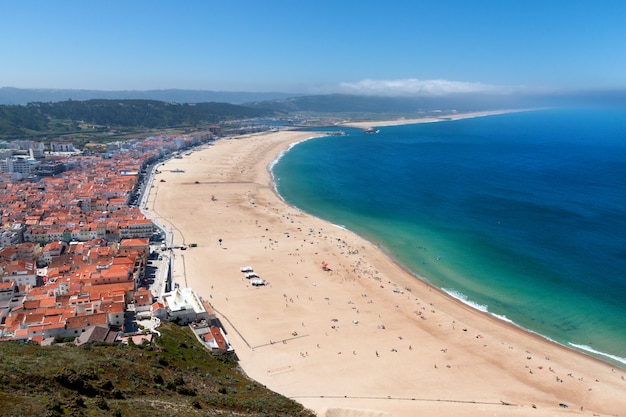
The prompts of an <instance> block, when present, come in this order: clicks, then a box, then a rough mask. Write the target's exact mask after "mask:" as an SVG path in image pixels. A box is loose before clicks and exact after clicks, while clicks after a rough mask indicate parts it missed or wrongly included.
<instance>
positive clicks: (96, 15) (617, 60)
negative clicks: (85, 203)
mask: <svg viewBox="0 0 626 417" xmlns="http://www.w3.org/2000/svg"><path fill="white" fill-rule="evenodd" d="M0 87H18V88H69V89H94V90H161V89H171V88H178V89H193V90H214V91H251V92H257V91H272V92H286V93H310V94H319V93H356V94H358V93H364V94H388V95H405V94H409V95H441V94H446V93H455V92H470V93H471V92H489V93H503V94H506V93H510V92H516V91H532V92H541V91H544V92H549V91H570V90H624V89H626V1H622V0H587V1H580V0H540V1H535V0H510V1H509V0H473V1H467V0H465V1H461V0H459V1H452V0H437V1H434V0H428V1H421V0H405V1H394V0H385V1H382V0H370V1H368V0H360V1H352V0H334V1H328V0H220V1H214V0H179V1H173V0H172V1H159V0H149V1H148V0H107V1H84V0H81V1H67V0H55V1H50V0H41V1H34V0H21V1H11V0H0Z"/></svg>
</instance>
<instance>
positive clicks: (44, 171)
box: [0, 126, 233, 354]
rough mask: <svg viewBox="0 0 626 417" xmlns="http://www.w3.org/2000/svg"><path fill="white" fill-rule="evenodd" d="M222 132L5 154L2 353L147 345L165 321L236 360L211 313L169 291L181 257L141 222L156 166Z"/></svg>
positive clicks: (18, 147)
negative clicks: (23, 346)
mask: <svg viewBox="0 0 626 417" xmlns="http://www.w3.org/2000/svg"><path fill="white" fill-rule="evenodd" d="M217 129H218V128H217V127H214V126H213V127H211V128H209V129H208V130H207V131H203V132H196V133H190V134H184V135H182V134H181V135H165V136H154V137H148V138H145V139H141V140H138V139H136V140H128V141H124V142H114V143H110V144H108V145H107V149H106V152H103V153H88V152H86V153H83V152H77V151H75V150H74V147H73V145H72V144H71V143H69V142H51V143H50V150H49V151H47V152H45V151H44V145H43V143H41V142H34V141H13V142H11V143H10V144H6V145H9V147H8V148H6V149H0V169H1V170H2V175H1V176H0V207H1V208H2V218H1V222H2V223H1V229H0V275H1V276H2V282H1V283H0V341H6V340H18V341H32V342H36V343H38V344H40V345H50V344H55V343H75V344H78V345H80V344H85V343H91V342H119V343H128V340H129V339H131V340H132V342H133V343H135V344H140V343H143V342H144V341H150V340H151V338H152V337H153V335H154V334H158V330H156V328H157V327H158V325H159V323H160V321H161V320H170V321H175V322H177V323H179V324H183V325H184V324H190V323H191V328H192V329H193V330H194V333H195V334H196V336H197V338H198V340H199V341H200V342H201V343H203V345H204V346H205V347H206V348H207V349H208V350H210V351H211V352H212V353H216V354H219V353H227V352H232V351H233V349H232V347H231V346H230V344H229V343H228V340H227V338H226V335H225V333H224V330H223V329H222V327H221V325H220V324H219V320H217V318H216V316H215V313H214V312H213V309H212V307H211V305H210V304H209V303H208V302H207V301H206V300H203V299H202V298H200V297H199V296H198V295H197V294H196V293H195V292H194V291H193V290H192V289H190V288H179V287H178V285H177V284H176V285H174V288H172V283H171V269H170V268H171V259H172V257H173V254H172V251H174V250H180V249H186V247H182V248H180V247H178V248H177V247H174V246H172V245H171V244H170V245H168V242H167V240H168V239H167V235H166V234H167V231H166V230H163V229H160V228H159V227H157V225H156V224H155V223H154V222H153V221H152V220H151V219H150V218H148V217H147V216H146V215H145V214H144V213H143V212H142V201H143V200H144V198H145V197H146V195H147V188H148V187H150V184H151V182H152V174H153V172H158V171H157V167H158V164H159V163H161V162H163V161H165V160H167V159H169V158H180V157H181V156H180V155H181V152H189V151H190V149H193V148H194V147H198V146H209V145H210V143H211V141H213V140H215V138H216V132H217Z"/></svg>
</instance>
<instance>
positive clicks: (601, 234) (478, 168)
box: [273, 109, 626, 366]
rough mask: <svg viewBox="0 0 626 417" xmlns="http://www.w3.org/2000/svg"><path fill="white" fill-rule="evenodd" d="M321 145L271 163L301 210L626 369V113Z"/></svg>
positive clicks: (518, 120)
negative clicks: (363, 238) (273, 163)
mask: <svg viewBox="0 0 626 417" xmlns="http://www.w3.org/2000/svg"><path fill="white" fill-rule="evenodd" d="M348 133H349V135H348V136H334V137H321V138H318V139H315V140H311V141H306V142H303V143H301V144H298V145H297V146H295V147H294V148H292V149H291V150H290V151H289V152H288V153H287V154H286V155H284V156H283V157H282V158H281V159H280V161H279V162H278V163H277V164H276V165H275V166H274V168H273V173H274V177H275V180H276V186H277V189H278V192H279V193H280V194H281V195H282V196H283V198H284V199H285V200H286V201H287V202H289V203H290V204H293V205H294V206H296V207H298V208H300V209H302V210H304V211H306V212H309V213H311V214H314V215H316V216H318V217H321V218H324V219H326V220H328V221H330V222H332V223H335V224H340V225H343V226H345V227H347V228H348V229H350V230H353V231H354V232H356V233H358V234H360V235H362V236H363V237H365V238H367V239H368V240H370V241H372V242H376V243H378V244H380V245H381V247H382V248H384V249H385V250H386V251H387V252H388V253H389V255H390V256H391V257H392V258H394V259H395V260H396V261H398V262H399V263H401V264H402V265H404V266H405V267H406V268H408V269H409V270H411V271H413V272H414V273H415V274H416V275H419V276H420V277H423V279H425V280H427V281H428V282H430V283H431V284H433V285H435V286H437V287H440V288H443V289H444V290H446V291H448V292H449V293H450V294H452V295H453V296H455V297H457V298H460V299H463V300H464V301H466V302H468V303H469V304H472V305H473V306H475V307H476V308H479V309H482V310H486V311H489V312H490V313H492V314H495V315H497V316H499V317H500V318H502V319H505V320H510V321H512V322H514V323H515V324H517V325H519V326H521V327H524V328H526V329H529V330H531V331H534V332H536V333H539V334H541V335H544V336H545V337H548V338H550V339H552V340H555V341H557V342H559V343H561V344H564V345H567V346H570V347H574V348H577V349H579V350H583V351H585V352H587V353H590V354H593V355H595V356H597V357H599V358H601V359H603V360H606V361H608V362H611V363H614V364H618V365H620V366H624V365H626V303H625V300H626V296H625V295H626V110H625V109H617V110H616V109H610V110H602V111H600V110H544V111H532V112H523V113H511V114H505V115H494V116H488V117H480V118H473V119H464V120H456V121H445V122H437V123H425V124H415V125H404V126H393V127H382V128H381V129H380V133H378V134H375V135H371V134H370V135H368V134H364V133H362V132H361V131H360V130H357V129H354V130H348Z"/></svg>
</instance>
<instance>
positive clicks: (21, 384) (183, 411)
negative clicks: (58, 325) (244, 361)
mask: <svg viewBox="0 0 626 417" xmlns="http://www.w3.org/2000/svg"><path fill="white" fill-rule="evenodd" d="M159 331H161V333H162V336H161V337H158V338H156V339H155V341H153V343H152V344H149V345H147V346H133V345H131V346H126V345H118V344H115V345H113V344H104V343H99V344H93V345H83V346H80V347H77V346H74V345H54V346H49V347H41V346H39V345H36V344H30V343H18V342H3V343H0V357H1V358H2V360H0V386H1V387H2V388H1V389H0V416H49V417H54V416H111V415H113V416H125V417H126V416H129V417H132V416H137V417H139V416H148V415H155V416H157V415H168V416H186V417H187V416H222V415H223V416H230V415H236V416H303V417H304V416H311V417H312V416H314V414H313V413H312V412H310V411H308V410H306V409H304V408H303V407H302V406H301V405H300V404H298V403H296V402H294V401H292V400H289V399H288V398H285V397H283V396H281V395H278V394H276V393H274V392H272V391H270V390H268V389H267V388H265V387H264V386H262V385H260V384H258V383H256V382H254V381H251V380H250V379H248V378H247V377H246V376H244V375H243V374H242V373H241V372H240V370H239V368H238V367H237V363H236V362H235V361H234V359H232V358H230V357H228V356H223V357H214V356H212V355H211V354H210V353H209V352H208V351H206V350H205V349H204V348H203V347H202V346H201V345H200V344H199V342H198V341H197V340H196V338H195V336H194V335H193V334H192V332H191V330H189V329H188V328H186V327H178V326H177V325H175V324H171V323H164V324H163V325H162V326H161V327H160V328H159Z"/></svg>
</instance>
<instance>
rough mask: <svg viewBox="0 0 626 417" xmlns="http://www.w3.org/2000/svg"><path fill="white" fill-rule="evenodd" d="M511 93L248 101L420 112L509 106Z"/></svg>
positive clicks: (290, 109) (274, 106) (327, 110)
mask: <svg viewBox="0 0 626 417" xmlns="http://www.w3.org/2000/svg"><path fill="white" fill-rule="evenodd" d="M510 101H511V100H510V97H505V96H498V95H472V96H469V95H467V94H465V95H461V94H459V95H447V96H441V97H415V96H412V97H384V96H363V95H348V94H330V95H315V96H298V97H289V98H282V99H274V100H270V101H256V102H251V103H247V105H248V106H251V107H258V108H264V109H271V110H275V111H277V112H285V113H302V112H304V113H318V114H345V115H348V116H350V115H355V114H371V115H377V114H402V115H407V114H416V113H418V112H429V111H433V110H457V111H479V110H494V109H501V108H507V107H510V106H511V103H510Z"/></svg>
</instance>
